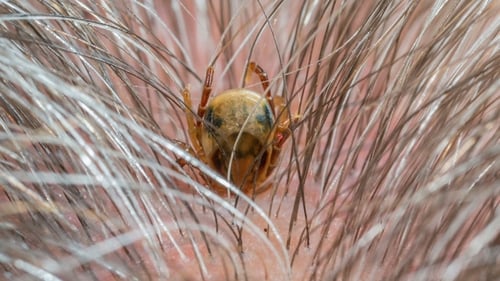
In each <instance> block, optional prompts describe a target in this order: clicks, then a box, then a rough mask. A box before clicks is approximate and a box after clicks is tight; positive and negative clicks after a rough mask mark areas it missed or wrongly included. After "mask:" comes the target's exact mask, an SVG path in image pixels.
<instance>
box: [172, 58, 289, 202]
mask: <svg viewBox="0 0 500 281" xmlns="http://www.w3.org/2000/svg"><path fill="white" fill-rule="evenodd" d="M252 73H255V74H257V75H258V77H259V79H260V82H261V85H262V88H263V89H264V95H260V94H258V93H256V92H254V91H251V90H249V89H244V88H240V89H229V90H226V91H223V92H222V93H220V94H219V95H217V96H215V97H213V98H211V99H210V96H211V94H212V81H213V75H214V68H213V67H212V66H210V67H208V69H207V72H206V76H205V82H204V86H203V92H202V95H201V101H200V104H199V105H198V110H197V117H198V118H196V119H195V114H193V111H192V102H191V94H190V92H189V89H188V88H185V89H184V90H183V92H182V95H183V98H184V103H185V105H186V108H185V114H186V119H187V125H188V131H189V138H190V140H191V144H192V147H190V149H189V150H190V151H191V153H192V154H193V155H194V156H196V157H197V158H198V159H200V160H201V161H203V162H204V163H205V164H207V165H208V166H209V167H211V168H212V169H213V170H215V171H217V172H218V173H219V174H220V175H221V176H223V177H225V178H226V179H227V180H229V181H231V182H232V183H233V184H234V185H235V186H237V187H238V188H240V190H241V191H243V192H244V193H246V194H248V195H250V194H258V193H261V192H264V191H266V190H267V189H269V188H270V187H271V184H269V183H265V181H266V179H267V178H269V176H270V175H271V173H272V172H273V170H274V169H275V168H276V165H277V161H278V159H279V155H280V152H281V148H282V147H283V144H284V143H285V142H286V140H287V139H288V137H289V136H290V134H291V129H290V127H291V126H292V125H293V124H295V123H296V122H297V120H298V117H293V118H292V119H291V120H290V119H288V118H287V117H286V116H285V114H283V112H282V111H283V109H285V108H286V107H285V106H284V104H283V102H282V99H281V97H273V96H272V95H271V91H270V90H269V80H268V78H267V74H266V72H265V71H264V70H263V69H262V68H261V67H260V66H259V65H257V64H256V63H254V62H250V63H249V64H248V68H247V72H246V77H245V80H246V81H248V79H249V77H250V75H251V74H252ZM277 114H280V117H278V118H277ZM206 180H207V183H208V184H209V186H210V187H211V188H212V189H213V190H215V191H216V192H217V193H219V194H224V193H225V192H227V189H226V188H225V187H223V186H220V185H219V184H217V183H215V182H213V181H211V180H209V179H206Z"/></svg>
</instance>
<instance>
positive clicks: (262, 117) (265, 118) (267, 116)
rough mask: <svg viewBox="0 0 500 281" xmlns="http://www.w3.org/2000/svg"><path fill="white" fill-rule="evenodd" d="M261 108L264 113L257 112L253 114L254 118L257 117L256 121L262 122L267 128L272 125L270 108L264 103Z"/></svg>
mask: <svg viewBox="0 0 500 281" xmlns="http://www.w3.org/2000/svg"><path fill="white" fill-rule="evenodd" d="M263 110H264V114H259V115H257V116H255V118H256V119H257V122H259V124H262V125H264V126H265V127H266V128H267V129H270V128H271V127H272V126H273V115H272V112H271V109H270V108H269V106H268V105H267V104H265V105H264V108H263Z"/></svg>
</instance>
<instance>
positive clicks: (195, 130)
mask: <svg viewBox="0 0 500 281" xmlns="http://www.w3.org/2000/svg"><path fill="white" fill-rule="evenodd" d="M182 97H183V98H184V103H185V105H186V109H185V114H186V120H187V126H188V134H189V138H190V139H191V143H192V144H193V147H194V152H195V153H194V154H195V155H197V156H198V157H199V158H200V159H201V160H203V161H205V153H204V152H203V148H202V147H201V144H200V140H199V135H200V133H199V131H200V125H201V124H198V122H196V123H195V121H194V117H193V113H192V112H191V108H192V104H193V103H192V102H191V94H190V93H189V89H188V88H184V90H183V91H182ZM205 162H206V161H205Z"/></svg>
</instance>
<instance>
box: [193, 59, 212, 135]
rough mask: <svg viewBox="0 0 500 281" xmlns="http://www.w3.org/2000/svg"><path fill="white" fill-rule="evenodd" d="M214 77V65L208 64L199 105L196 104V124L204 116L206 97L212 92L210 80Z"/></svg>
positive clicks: (199, 122)
mask: <svg viewBox="0 0 500 281" xmlns="http://www.w3.org/2000/svg"><path fill="white" fill-rule="evenodd" d="M213 77H214V67H213V66H209V67H208V68H207V74H206V76H205V84H204V85H203V93H202V94H201V101H200V105H199V106H198V116H199V117H200V120H198V122H197V123H198V125H200V124H201V120H202V119H203V116H205V111H206V109H207V103H208V99H209V98H210V94H211V93H212V82H213Z"/></svg>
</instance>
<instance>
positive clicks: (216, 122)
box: [205, 106, 224, 128]
mask: <svg viewBox="0 0 500 281" xmlns="http://www.w3.org/2000/svg"><path fill="white" fill-rule="evenodd" d="M205 122H206V123H208V124H207V126H208V127H212V128H220V126H222V123H223V122H224V120H222V118H220V117H219V116H217V115H215V112H214V109H213V108H212V107H211V106H209V107H208V108H207V113H206V114H205Z"/></svg>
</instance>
